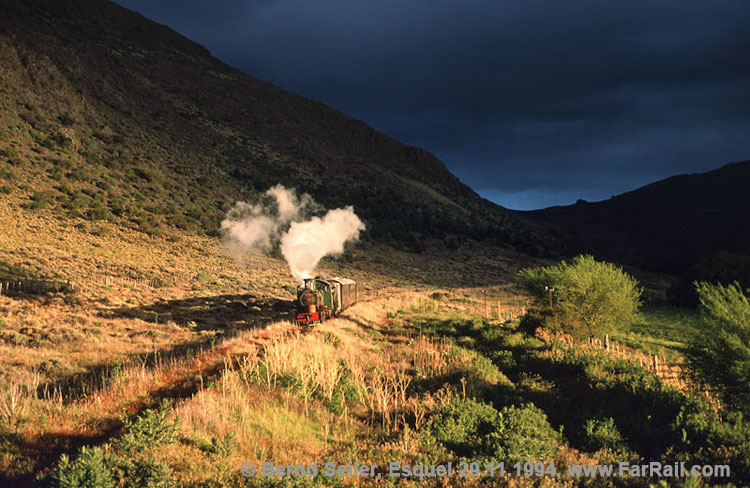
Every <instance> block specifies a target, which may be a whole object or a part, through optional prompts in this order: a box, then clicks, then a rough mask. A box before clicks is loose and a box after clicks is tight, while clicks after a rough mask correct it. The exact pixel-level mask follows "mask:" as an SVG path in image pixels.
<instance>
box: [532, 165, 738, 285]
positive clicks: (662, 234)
mask: <svg viewBox="0 0 750 488" xmlns="http://www.w3.org/2000/svg"><path fill="white" fill-rule="evenodd" d="M748 183H750V162H748V161H744V162H739V163H734V164H728V165H726V166H723V167H721V168H719V169H717V170H713V171H709V172H706V173H700V174H686V175H678V176H673V177H671V178H666V179H664V180H661V181H657V182H655V183H652V184H650V185H647V186H644V187H642V188H639V189H637V190H634V191H631V192H628V193H624V194H622V195H618V196H615V197H612V198H611V199H610V200H604V201H601V202H593V203H589V202H585V201H579V202H577V203H576V204H575V205H568V206H561V207H550V208H546V209H543V210H536V211H532V212H520V213H519V214H520V215H524V216H528V217H532V218H534V219H538V220H540V221H543V222H546V223H548V224H549V225H550V226H552V227H553V228H558V229H560V228H561V229H562V230H563V231H564V233H566V234H567V235H568V236H570V238H572V239H574V240H575V241H577V242H578V243H579V244H580V245H581V246H583V247H586V248H588V249H589V250H591V251H593V252H595V253H597V254H600V255H603V256H606V257H608V258H610V259H615V260H618V261H621V262H626V263H629V264H632V265H635V266H642V267H644V268H650V269H656V270H660V271H668V272H683V271H685V270H687V269H688V268H690V267H691V266H692V265H694V264H695V263H696V262H697V261H698V260H699V259H700V258H702V257H706V256H709V255H714V254H716V253H719V252H730V253H744V254H750V227H748V225H747V216H748V212H750V193H748V191H747V187H748Z"/></svg>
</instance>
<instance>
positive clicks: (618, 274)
mask: <svg viewBox="0 0 750 488" xmlns="http://www.w3.org/2000/svg"><path fill="white" fill-rule="evenodd" d="M519 282H520V284H521V286H522V287H523V288H525V289H526V290H527V291H528V292H529V293H530V294H531V295H532V296H533V297H534V299H535V306H536V308H537V309H540V310H546V311H547V312H548V313H547V315H546V316H545V325H547V326H549V327H551V328H553V329H559V330H564V331H565V332H568V333H570V334H571V335H572V336H574V337H576V338H584V337H591V336H599V337H601V336H603V335H604V334H606V333H609V332H611V331H613V330H614V329H615V328H616V327H617V326H629V325H630V324H632V323H633V322H634V321H635V320H636V319H637V318H638V306H639V298H640V294H641V291H640V289H639V288H638V286H637V282H636V281H635V279H634V278H632V277H631V276H629V275H628V274H626V273H625V272H623V271H622V269H621V268H619V267H618V266H615V265H614V264H610V263H605V262H601V261H596V260H595V259H594V258H593V257H591V256H578V257H576V258H575V259H573V261H572V262H571V263H566V262H565V261H562V262H561V263H560V264H558V265H555V266H546V267H541V268H535V269H525V270H523V271H521V273H519ZM550 289H554V291H553V292H552V293H551V297H552V298H551V302H552V303H551V305H552V306H551V307H550V291H549V290H550Z"/></svg>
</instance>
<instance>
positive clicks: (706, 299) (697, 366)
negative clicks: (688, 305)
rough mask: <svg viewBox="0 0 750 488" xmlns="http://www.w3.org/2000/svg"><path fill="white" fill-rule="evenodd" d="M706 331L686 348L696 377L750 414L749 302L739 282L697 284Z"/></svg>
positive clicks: (731, 404) (729, 403)
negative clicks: (729, 283) (726, 284)
mask: <svg viewBox="0 0 750 488" xmlns="http://www.w3.org/2000/svg"><path fill="white" fill-rule="evenodd" d="M696 290H697V292H698V298H699V300H700V303H701V310H702V318H703V319H702V323H703V327H704V330H703V331H702V333H700V334H697V335H696V336H695V338H694V339H693V341H692V342H691V344H690V347H689V348H688V351H687V359H688V365H689V367H690V371H691V372H692V373H693V375H694V376H695V378H696V379H697V380H698V381H700V382H702V383H703V384H706V385H709V386H710V387H712V388H714V389H716V390H717V393H718V394H719V395H720V396H721V398H722V400H723V401H724V402H725V403H726V404H727V405H729V406H730V407H731V408H735V409H739V410H742V411H744V412H745V413H746V414H747V415H750V301H748V297H747V296H746V295H745V293H743V291H742V289H741V288H740V287H739V285H738V284H737V283H735V284H732V285H728V286H723V285H720V284H717V285H712V284H709V283H705V282H701V283H697V284H696Z"/></svg>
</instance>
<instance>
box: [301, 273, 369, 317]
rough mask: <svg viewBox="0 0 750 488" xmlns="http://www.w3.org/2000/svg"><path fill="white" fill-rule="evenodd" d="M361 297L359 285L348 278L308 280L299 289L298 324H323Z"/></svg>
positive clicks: (320, 277) (321, 277)
mask: <svg viewBox="0 0 750 488" xmlns="http://www.w3.org/2000/svg"><path fill="white" fill-rule="evenodd" d="M358 296H359V290H358V288H357V283H356V282H355V281H353V280H350V279H347V278H326V277H324V276H317V277H315V278H306V279H305V281H304V283H303V284H302V285H300V286H299V288H298V289H297V310H296V313H295V317H296V322H297V324H299V325H312V324H315V323H321V322H323V321H324V320H328V319H330V318H332V317H334V316H337V315H339V314H340V313H341V312H342V311H344V310H345V309H346V308H348V307H350V306H351V305H353V304H354V303H355V302H356V301H357V299H358Z"/></svg>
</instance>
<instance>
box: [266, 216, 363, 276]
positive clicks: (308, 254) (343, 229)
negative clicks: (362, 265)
mask: <svg viewBox="0 0 750 488" xmlns="http://www.w3.org/2000/svg"><path fill="white" fill-rule="evenodd" d="M364 228H365V224H363V223H362V221H361V220H359V217H357V215H356V214H355V213H354V209H353V208H352V207H346V208H337V209H336V210H331V211H329V212H328V213H327V214H326V215H325V217H323V218H320V217H313V218H312V219H310V220H308V221H307V222H293V223H292V225H291V227H289V231H287V232H286V233H285V234H284V235H283V236H282V237H281V254H282V255H283V256H284V259H286V262H287V264H288V265H289V270H290V271H291V272H292V276H294V277H295V278H296V279H298V280H302V279H304V278H309V277H310V276H311V275H312V273H313V271H315V266H317V265H318V262H319V261H320V260H321V259H322V258H323V257H324V256H327V255H329V254H341V253H342V252H343V251H344V244H345V243H346V242H347V241H349V240H356V239H357V238H358V237H359V232H360V231H362V230H364Z"/></svg>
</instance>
